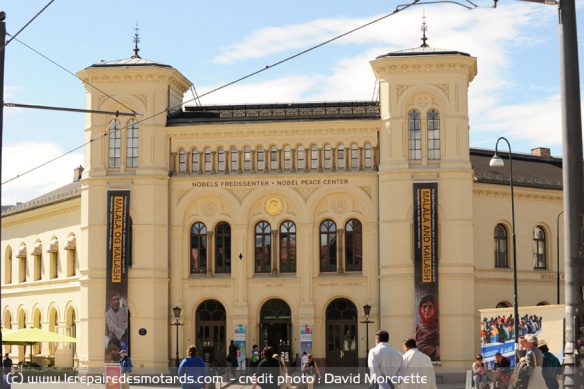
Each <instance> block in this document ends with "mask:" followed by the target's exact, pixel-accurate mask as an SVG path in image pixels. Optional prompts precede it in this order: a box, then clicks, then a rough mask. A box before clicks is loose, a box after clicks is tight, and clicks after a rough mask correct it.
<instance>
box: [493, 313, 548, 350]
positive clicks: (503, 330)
mask: <svg viewBox="0 0 584 389" xmlns="http://www.w3.org/2000/svg"><path fill="white" fill-rule="evenodd" d="M518 327H519V331H518V332H519V335H520V336H525V335H527V334H535V333H537V332H538V331H539V330H540V329H541V327H542V318H541V316H537V315H527V314H526V315H524V316H523V317H521V318H519V326H518ZM514 331H515V318H514V317H513V314H510V315H509V316H507V317H506V316H504V315H503V316H497V317H495V318H494V317H491V319H487V318H486V317H485V318H484V319H483V322H482V326H481V338H482V341H483V343H485V344H486V343H495V342H497V343H505V342H507V341H509V340H511V339H514V338H515V332H514Z"/></svg>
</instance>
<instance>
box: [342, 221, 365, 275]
mask: <svg viewBox="0 0 584 389" xmlns="http://www.w3.org/2000/svg"><path fill="white" fill-rule="evenodd" d="M362 269H363V227H362V225H361V222H360V221H359V220H357V219H351V220H349V221H348V222H347V224H346V225H345V270H346V271H361V270H362Z"/></svg>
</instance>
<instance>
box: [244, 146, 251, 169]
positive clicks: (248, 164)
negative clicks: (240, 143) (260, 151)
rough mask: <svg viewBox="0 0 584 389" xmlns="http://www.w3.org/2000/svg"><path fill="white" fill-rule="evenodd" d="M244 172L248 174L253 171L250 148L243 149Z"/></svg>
mask: <svg viewBox="0 0 584 389" xmlns="http://www.w3.org/2000/svg"><path fill="white" fill-rule="evenodd" d="M243 170H245V171H246V172H249V171H250V170H251V149H250V148H249V147H246V148H245V149H243Z"/></svg>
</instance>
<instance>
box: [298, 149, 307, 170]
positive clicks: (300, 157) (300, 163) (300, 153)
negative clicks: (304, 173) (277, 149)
mask: <svg viewBox="0 0 584 389" xmlns="http://www.w3.org/2000/svg"><path fill="white" fill-rule="evenodd" d="M296 160H297V162H298V169H299V170H300V169H304V167H305V164H304V146H298V152H297V153H296Z"/></svg>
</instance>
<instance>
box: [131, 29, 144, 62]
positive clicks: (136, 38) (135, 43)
mask: <svg viewBox="0 0 584 389" xmlns="http://www.w3.org/2000/svg"><path fill="white" fill-rule="evenodd" d="M139 30H140V29H139V28H138V21H136V28H135V29H134V55H133V56H132V58H142V57H140V56H139V55H138V51H140V49H139V48H138V42H140V35H139V34H138V31H139Z"/></svg>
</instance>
